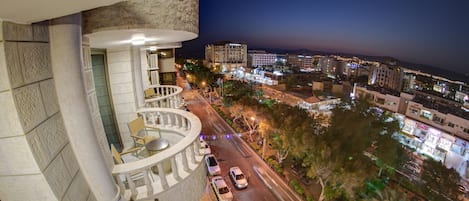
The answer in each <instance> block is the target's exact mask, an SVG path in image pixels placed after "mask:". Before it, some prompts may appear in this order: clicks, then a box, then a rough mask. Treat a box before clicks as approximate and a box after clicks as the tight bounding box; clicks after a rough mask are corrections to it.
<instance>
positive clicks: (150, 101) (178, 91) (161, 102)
mask: <svg viewBox="0 0 469 201" xmlns="http://www.w3.org/2000/svg"><path fill="white" fill-rule="evenodd" d="M149 89H154V90H155V95H153V96H151V97H149V98H146V99H145V107H147V108H174V109H180V108H181V107H182V106H183V105H184V100H183V99H182V88H181V87H178V86H174V85H151V86H150V88H149Z"/></svg>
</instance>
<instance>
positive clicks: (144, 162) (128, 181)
mask: <svg viewBox="0 0 469 201" xmlns="http://www.w3.org/2000/svg"><path fill="white" fill-rule="evenodd" d="M137 113H139V114H140V115H142V117H143V118H144V122H145V125H147V126H152V127H158V128H160V131H161V132H160V133H161V136H162V137H163V138H165V139H168V140H169V141H170V146H169V148H167V149H165V150H163V151H161V152H159V153H156V154H154V155H151V156H149V157H146V158H143V159H140V160H138V161H135V162H130V163H124V164H119V165H115V166H114V168H113V170H112V175H113V177H114V178H115V180H116V182H117V184H118V186H119V188H120V193H121V196H122V197H124V198H126V199H128V200H153V199H161V197H165V198H166V199H167V198H168V196H174V195H165V193H170V194H174V192H173V191H179V190H178V188H187V186H188V185H194V180H195V181H196V182H206V181H204V180H203V179H200V178H199V177H204V176H205V174H206V170H205V166H204V165H203V164H204V163H203V162H202V161H203V156H204V154H203V153H204V150H203V148H202V147H201V146H200V141H199V133H200V131H201V129H202V124H201V122H200V120H199V119H198V118H197V117H196V116H195V115H194V114H192V113H189V112H186V111H183V110H174V109H168V108H143V109H139V110H138V111H137ZM175 139H176V140H175ZM168 168H170V169H169V170H168ZM135 175H140V178H141V179H139V180H135V178H134V176H135ZM199 180H200V181H199ZM181 183H183V184H182V185H178V184H181ZM198 185H199V184H198ZM204 185H205V184H203V183H201V184H200V186H202V188H201V189H200V191H201V192H203V188H204ZM173 188H176V189H173ZM169 189H173V190H169ZM171 192H173V193H171ZM178 195H179V196H180V194H177V195H176V196H178ZM170 200H171V199H170Z"/></svg>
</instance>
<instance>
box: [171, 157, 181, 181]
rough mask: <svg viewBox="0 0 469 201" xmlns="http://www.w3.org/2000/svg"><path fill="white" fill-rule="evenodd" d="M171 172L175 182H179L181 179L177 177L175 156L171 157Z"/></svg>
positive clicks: (177, 170)
mask: <svg viewBox="0 0 469 201" xmlns="http://www.w3.org/2000/svg"><path fill="white" fill-rule="evenodd" d="M171 170H172V171H173V177H174V178H175V179H176V180H177V181H181V180H182V178H181V177H180V176H179V169H178V166H177V162H176V155H174V156H172V157H171Z"/></svg>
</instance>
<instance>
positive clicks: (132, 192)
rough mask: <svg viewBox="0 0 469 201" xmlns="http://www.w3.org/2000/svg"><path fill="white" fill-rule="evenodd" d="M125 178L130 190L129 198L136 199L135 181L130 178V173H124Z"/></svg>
mask: <svg viewBox="0 0 469 201" xmlns="http://www.w3.org/2000/svg"><path fill="white" fill-rule="evenodd" d="M125 178H126V179H127V184H128V185H129V188H130V192H131V194H132V195H131V198H132V199H133V200H136V199H137V194H138V191H137V187H136V186H135V183H134V181H133V180H132V178H131V176H130V173H125Z"/></svg>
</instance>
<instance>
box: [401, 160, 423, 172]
mask: <svg viewBox="0 0 469 201" xmlns="http://www.w3.org/2000/svg"><path fill="white" fill-rule="evenodd" d="M404 168H406V169H408V170H410V171H412V172H414V173H417V174H420V172H422V168H421V167H420V166H419V165H418V164H416V163H414V162H408V163H406V164H405V165H404Z"/></svg>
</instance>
